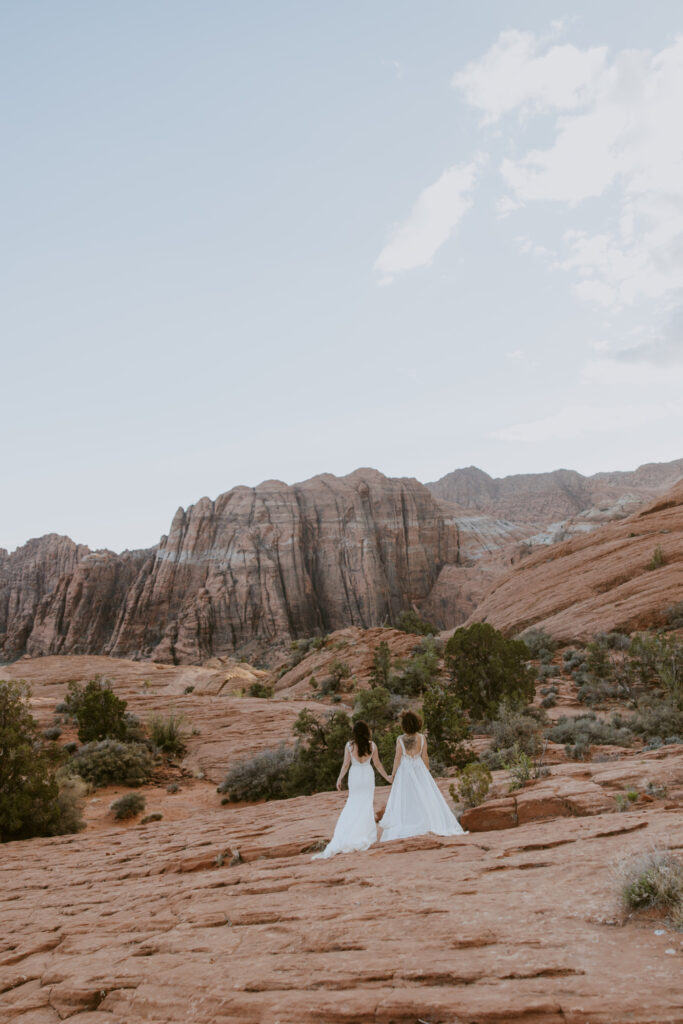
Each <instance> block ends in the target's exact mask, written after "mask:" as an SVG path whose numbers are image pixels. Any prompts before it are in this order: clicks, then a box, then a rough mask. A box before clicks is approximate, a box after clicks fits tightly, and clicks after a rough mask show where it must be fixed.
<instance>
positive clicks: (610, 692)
mask: <svg viewBox="0 0 683 1024" xmlns="http://www.w3.org/2000/svg"><path fill="white" fill-rule="evenodd" d="M623 696H625V693H624V689H623V687H622V686H620V685H618V684H616V683H609V682H607V680H604V679H591V678H590V677H589V678H587V679H585V681H583V682H582V683H581V684H580V686H579V688H578V691H577V694H576V697H577V700H579V701H580V702H581V703H582V704H587V705H588V707H590V708H595V707H600V705H602V704H604V702H605V701H606V700H613V699H615V698H618V697H623Z"/></svg>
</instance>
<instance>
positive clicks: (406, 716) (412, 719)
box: [401, 711, 422, 736]
mask: <svg viewBox="0 0 683 1024" xmlns="http://www.w3.org/2000/svg"><path fill="white" fill-rule="evenodd" d="M401 728H402V729H403V731H404V732H407V733H408V735H409V736H413V735H414V734H415V733H416V732H419V731H420V729H421V728H422V719H421V718H420V716H419V715H416V714H415V712H414V711H404V712H403V714H402V715H401Z"/></svg>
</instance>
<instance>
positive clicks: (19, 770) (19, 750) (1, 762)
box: [0, 680, 81, 842]
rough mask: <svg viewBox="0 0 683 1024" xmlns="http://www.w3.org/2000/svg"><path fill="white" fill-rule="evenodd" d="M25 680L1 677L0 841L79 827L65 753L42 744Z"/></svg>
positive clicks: (55, 833)
mask: <svg viewBox="0 0 683 1024" xmlns="http://www.w3.org/2000/svg"><path fill="white" fill-rule="evenodd" d="M30 692H31V691H30V689H29V687H28V686H27V685H26V683H24V682H15V681H13V680H9V681H0V842H7V841H9V840H12V839H29V838H31V837H33V836H54V835H62V834H64V833H66V832H75V831H78V829H79V828H80V827H81V822H80V815H79V813H78V801H77V800H76V799H75V797H74V799H71V796H73V794H70V792H69V786H68V784H67V782H66V778H65V775H64V773H62V772H60V767H61V766H62V763H63V760H64V756H65V755H64V753H63V751H62V750H60V749H59V748H58V747H57V746H56V745H54V744H49V745H48V746H44V745H43V744H42V743H41V738H40V734H39V732H38V727H37V725H36V723H35V721H34V719H33V716H32V715H31V712H30V709H29V699H30Z"/></svg>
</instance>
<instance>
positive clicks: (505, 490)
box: [426, 459, 683, 526]
mask: <svg viewBox="0 0 683 1024" xmlns="http://www.w3.org/2000/svg"><path fill="white" fill-rule="evenodd" d="M681 477H683V459H676V460H675V461H673V462H665V463H648V464H646V465H644V466H639V467H638V469H636V470H634V471H633V472H616V473H595V474H594V475H593V476H589V477H586V476H583V475H582V474H581V473H576V472H575V471H574V470H568V469H556V470H554V471H553V472H552V473H521V474H517V475H514V476H506V477H500V478H494V477H491V476H489V474H488V473H484V472H483V471H482V470H481V469H477V467H476V466H469V467H467V468H466V469H456V470H454V471H453V472H452V473H448V474H446V476H444V477H441V479H440V480H436V481H434V482H433V483H429V484H427V485H426V486H427V487H428V488H429V490H430V491H431V492H432V494H433V495H434V496H435V497H437V498H441V499H443V500H445V501H449V502H454V503H455V504H457V505H459V506H460V507H461V508H465V509H470V510H473V509H479V510H481V511H482V512H485V513H488V515H490V516H494V517H496V518H499V519H501V518H502V519H506V520H509V521H511V522H514V523H517V524H522V523H528V524H536V525H538V526H547V525H549V524H550V523H554V522H559V521H562V520H565V519H568V518H572V517H574V516H576V515H578V514H579V513H582V512H586V511H587V510H589V509H591V508H593V507H595V506H599V505H600V504H605V505H606V506H613V507H614V508H615V509H616V510H617V512H618V505H619V503H621V504H622V505H623V506H624V507H625V508H626V509H628V507H629V502H630V505H631V508H632V509H634V508H636V507H637V506H638V505H639V504H642V503H644V502H647V501H650V500H652V499H653V498H654V497H655V496H656V495H657V494H659V493H661V492H662V491H666V490H668V489H669V488H670V487H672V486H673V485H674V484H676V483H677V482H678V481H679V480H680V479H681ZM625 499H627V500H625Z"/></svg>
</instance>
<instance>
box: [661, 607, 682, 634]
mask: <svg viewBox="0 0 683 1024" xmlns="http://www.w3.org/2000/svg"><path fill="white" fill-rule="evenodd" d="M664 617H665V619H666V624H667V626H668V627H669V629H683V601H679V602H678V604H672V605H670V606H669V607H668V608H667V609H666V611H665V613H664Z"/></svg>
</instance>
